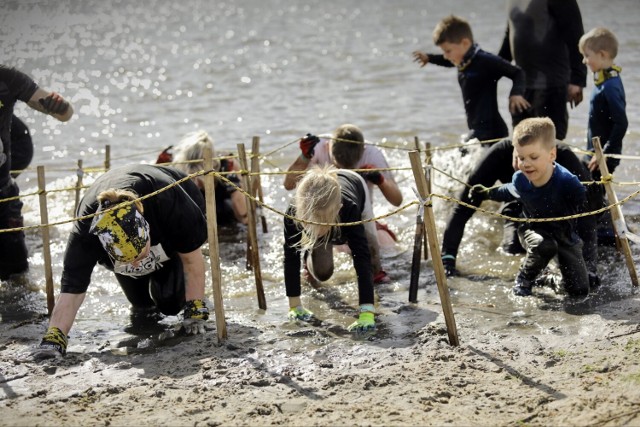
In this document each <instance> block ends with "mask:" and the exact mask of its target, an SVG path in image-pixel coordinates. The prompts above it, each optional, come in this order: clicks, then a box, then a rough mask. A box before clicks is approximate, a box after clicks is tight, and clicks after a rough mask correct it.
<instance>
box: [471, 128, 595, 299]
mask: <svg viewBox="0 0 640 427" xmlns="http://www.w3.org/2000/svg"><path fill="white" fill-rule="evenodd" d="M513 147H514V150H515V154H516V160H517V165H518V169H519V170H518V171H517V172H516V173H515V174H514V175H513V178H512V181H511V182H510V183H508V184H504V185H502V186H500V187H497V188H494V189H491V190H489V189H487V188H486V187H483V186H481V185H476V186H474V187H473V188H472V193H473V194H480V195H481V196H480V197H488V198H490V199H492V200H497V201H503V202H509V201H512V200H518V201H519V202H520V203H521V204H522V208H523V213H524V216H525V217H527V218H557V217H565V216H570V215H573V214H576V213H579V212H581V211H582V209H583V206H584V204H585V202H586V190H585V188H584V186H583V185H582V184H581V183H580V181H579V180H578V178H577V177H576V176H575V175H573V174H572V173H571V172H569V171H568V170H567V169H565V168H564V167H562V166H561V165H559V164H557V163H556V162H555V160H556V141H555V126H554V124H553V122H552V121H551V119H549V118H547V117H544V118H530V119H525V120H523V121H522V122H520V123H519V124H518V125H517V126H516V127H515V129H514V130H513ZM518 235H519V237H520V241H521V242H522V245H523V247H524V248H525V250H526V255H525V258H524V260H523V263H522V265H521V267H520V270H519V272H518V275H517V276H516V280H515V286H514V288H513V292H514V293H515V294H516V295H519V296H528V295H531V288H532V286H533V284H534V282H535V280H536V278H537V277H538V276H539V275H540V274H541V273H542V271H543V270H544V269H545V267H546V266H547V264H549V262H550V261H551V259H552V258H553V257H555V256H557V257H558V264H559V267H560V272H561V274H562V278H563V282H564V287H565V290H566V291H567V293H568V294H569V295H572V296H577V295H586V294H588V293H589V278H588V273H587V268H586V265H585V262H584V258H583V256H582V241H581V240H580V238H579V237H578V235H577V233H576V227H575V220H562V221H550V222H531V223H524V224H523V225H521V226H520V227H519V229H518Z"/></svg>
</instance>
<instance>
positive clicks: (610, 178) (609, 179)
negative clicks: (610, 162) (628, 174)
mask: <svg viewBox="0 0 640 427" xmlns="http://www.w3.org/2000/svg"><path fill="white" fill-rule="evenodd" d="M601 181H602V183H603V184H608V183H610V182H613V175H611V174H607V175H603V176H602V178H601Z"/></svg>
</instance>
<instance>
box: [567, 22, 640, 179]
mask: <svg viewBox="0 0 640 427" xmlns="http://www.w3.org/2000/svg"><path fill="white" fill-rule="evenodd" d="M578 47H579V49H580V53H582V56H583V61H582V62H584V63H585V64H586V65H587V66H588V67H589V69H590V70H591V71H592V72H593V78H594V83H595V87H594V88H593V92H592V93H591V101H590V104H589V131H588V136H587V138H588V139H587V149H588V150H589V151H592V152H593V142H592V138H594V137H596V136H598V137H600V141H601V142H602V144H603V147H602V148H603V151H604V153H605V154H620V153H622V138H624V134H625V133H626V132H627V126H628V124H629V123H628V121H627V114H626V112H625V107H626V101H625V95H624V87H623V86H622V80H621V79H620V72H621V71H622V69H621V68H620V67H618V66H616V65H615V64H614V63H613V60H614V59H615V57H616V55H617V54H618V40H617V39H616V36H615V35H614V34H613V33H612V32H611V31H609V30H607V29H606V28H594V29H592V30H591V31H589V32H588V33H586V34H585V35H583V36H582V37H581V38H580V43H579V44H578ZM586 160H587V161H588V162H589V170H591V172H592V173H593V172H594V171H597V169H598V163H597V162H596V158H595V156H591V158H590V159H589V158H587V159H586ZM618 164H620V160H619V159H613V158H607V167H608V169H609V172H613V170H614V169H615V168H616V167H617V166H618ZM599 176H600V174H599V173H597V172H596V174H595V176H594V178H599Z"/></svg>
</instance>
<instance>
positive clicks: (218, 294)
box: [203, 147, 227, 342]
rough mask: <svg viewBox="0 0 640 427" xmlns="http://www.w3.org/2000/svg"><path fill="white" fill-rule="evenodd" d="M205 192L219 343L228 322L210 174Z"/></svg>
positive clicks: (209, 163) (208, 165) (208, 159)
mask: <svg viewBox="0 0 640 427" xmlns="http://www.w3.org/2000/svg"><path fill="white" fill-rule="evenodd" d="M204 168H205V170H207V171H210V170H213V158H212V154H211V148H209V147H205V149H204ZM203 178H204V191H205V195H206V197H205V202H206V209H207V234H208V236H209V264H210V267H211V285H212V287H213V308H214V311H215V314H216V330H217V333H218V342H222V341H224V340H226V339H227V322H226V320H225V318H224V302H223V299H222V274H221V273H220V250H219V247H218V217H217V214H216V191H215V183H214V179H215V177H214V176H213V174H211V173H209V174H206V175H204V177H203Z"/></svg>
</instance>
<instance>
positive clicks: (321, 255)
mask: <svg viewBox="0 0 640 427" xmlns="http://www.w3.org/2000/svg"><path fill="white" fill-rule="evenodd" d="M287 214H288V215H289V216H288V217H285V219H284V237H285V243H284V281H285V287H286V292H287V297H289V307H290V309H289V318H290V319H292V320H303V321H308V320H310V319H312V318H313V313H312V312H311V311H309V310H308V309H306V308H304V306H303V305H302V301H301V299H300V295H301V293H302V291H301V286H300V281H301V280H300V267H301V255H304V257H303V258H304V263H305V268H306V270H307V271H308V273H309V274H310V275H311V276H312V277H313V278H314V279H316V280H318V281H325V280H328V279H329V278H330V277H331V276H332V275H333V269H334V265H333V245H334V244H345V243H346V244H347V245H348V246H349V248H350V249H351V256H352V259H353V265H354V267H355V270H356V274H357V277H358V279H357V280H358V293H359V303H360V314H359V316H358V320H357V321H355V322H354V323H353V324H351V325H350V326H349V330H350V331H354V332H363V331H367V330H370V329H374V328H375V318H374V307H373V302H374V301H373V270H372V266H371V258H372V254H371V248H372V247H373V249H374V251H376V250H377V247H376V245H374V244H372V243H373V242H376V243H377V240H376V235H375V227H374V224H373V222H367V223H364V224H357V225H349V226H336V225H330V224H338V223H351V222H359V221H361V220H367V219H371V218H372V216H373V213H372V209H371V201H370V199H369V191H368V189H367V185H366V183H365V181H364V179H363V178H362V177H361V176H360V175H358V174H357V173H355V172H353V171H350V170H346V169H340V170H337V169H335V168H333V167H332V166H326V167H324V168H319V167H314V168H312V169H310V170H309V171H308V172H307V173H306V174H305V175H304V177H303V178H302V180H300V182H299V183H298V187H297V190H296V195H295V199H294V202H293V204H292V205H291V206H290V207H289V209H288V210H287ZM293 218H296V219H295V220H294V219H293ZM377 256H378V254H377V253H374V254H373V257H374V258H375V257H377Z"/></svg>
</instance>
